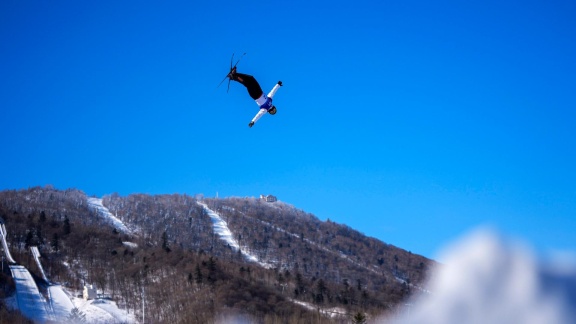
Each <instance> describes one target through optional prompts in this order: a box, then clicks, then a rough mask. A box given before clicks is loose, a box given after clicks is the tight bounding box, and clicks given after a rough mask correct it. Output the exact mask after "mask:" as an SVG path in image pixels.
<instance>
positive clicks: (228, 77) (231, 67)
mask: <svg viewBox="0 0 576 324" xmlns="http://www.w3.org/2000/svg"><path fill="white" fill-rule="evenodd" d="M244 55H246V53H244V54H242V56H240V58H239V59H238V61H236V64H234V65H232V63H233V62H234V53H232V58H231V59H230V72H232V70H233V69H234V68H235V67H236V65H238V63H239V62H240V60H241V59H242V58H243V57H244ZM230 72H228V74H226V76H225V77H224V79H223V80H222V81H220V83H219V84H218V86H217V87H216V88H219V87H220V86H221V85H222V83H223V82H224V81H226V79H228V89H226V93H228V91H229V90H230Z"/></svg>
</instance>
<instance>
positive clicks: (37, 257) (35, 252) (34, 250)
mask: <svg viewBox="0 0 576 324" xmlns="http://www.w3.org/2000/svg"><path fill="white" fill-rule="evenodd" d="M30 251H32V255H33V256H34V260H35V261H36V264H37V265H38V268H39V269H40V273H41V274H42V279H44V281H46V283H50V282H49V281H48V277H46V273H45V272H44V268H42V263H40V251H38V247H37V246H31V247H30Z"/></svg>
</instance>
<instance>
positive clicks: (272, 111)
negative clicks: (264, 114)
mask: <svg viewBox="0 0 576 324" xmlns="http://www.w3.org/2000/svg"><path fill="white" fill-rule="evenodd" d="M268 112H269V113H270V115H275V114H276V106H272V108H270V110H268Z"/></svg>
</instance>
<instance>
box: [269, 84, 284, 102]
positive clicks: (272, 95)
mask: <svg viewBox="0 0 576 324" xmlns="http://www.w3.org/2000/svg"><path fill="white" fill-rule="evenodd" d="M281 86H282V81H278V83H276V85H275V86H274V88H272V90H270V93H269V94H268V97H269V98H272V97H274V95H275V94H276V91H278V89H280V87H281Z"/></svg>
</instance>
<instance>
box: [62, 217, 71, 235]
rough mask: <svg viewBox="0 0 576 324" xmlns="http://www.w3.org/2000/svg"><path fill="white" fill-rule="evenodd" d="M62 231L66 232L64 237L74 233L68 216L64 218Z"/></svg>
mask: <svg viewBox="0 0 576 324" xmlns="http://www.w3.org/2000/svg"><path fill="white" fill-rule="evenodd" d="M62 230H63V231H64V235H68V234H70V233H72V228H71V226H70V219H69V218H68V216H64V228H63V229H62Z"/></svg>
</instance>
